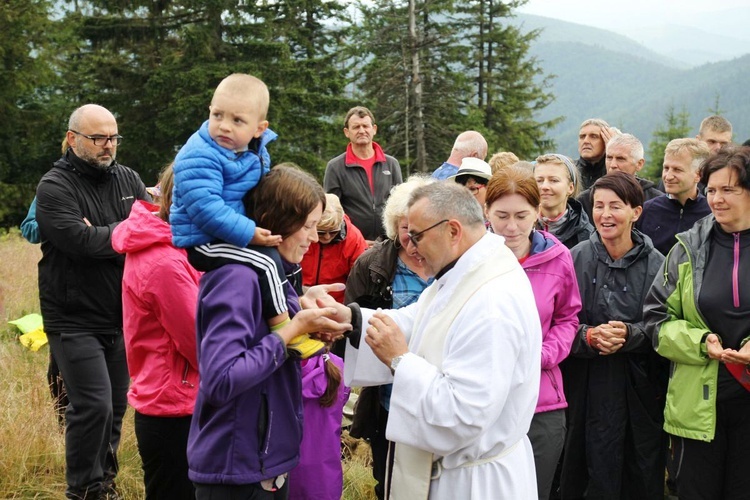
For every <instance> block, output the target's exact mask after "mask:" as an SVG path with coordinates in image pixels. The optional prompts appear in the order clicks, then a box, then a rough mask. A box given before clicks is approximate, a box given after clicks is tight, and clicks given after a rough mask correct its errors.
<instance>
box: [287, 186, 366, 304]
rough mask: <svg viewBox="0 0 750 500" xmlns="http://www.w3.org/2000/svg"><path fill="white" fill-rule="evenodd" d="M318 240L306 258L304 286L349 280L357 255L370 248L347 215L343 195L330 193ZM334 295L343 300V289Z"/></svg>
mask: <svg viewBox="0 0 750 500" xmlns="http://www.w3.org/2000/svg"><path fill="white" fill-rule="evenodd" d="M317 230H318V241H317V242H313V243H312V244H311V245H310V249H309V250H308V251H307V253H306V254H305V256H304V257H303V258H302V285H303V286H304V287H311V286H313V285H329V284H331V283H341V284H344V283H346V280H347V278H348V277H349V272H350V271H351V269H352V266H354V263H355V262H356V261H357V258H358V257H359V256H360V255H362V254H363V253H364V251H365V250H367V242H366V241H365V238H364V236H362V233H361V232H360V230H359V229H357V227H356V226H355V225H354V224H352V221H351V220H350V219H349V216H348V215H346V214H344V209H343V208H342V207H341V202H340V201H339V197H338V196H336V195H335V194H331V193H328V194H326V209H325V210H324V211H323V215H322V216H321V218H320V222H318V228H317ZM330 294H331V296H332V297H333V298H334V299H336V300H337V301H338V302H343V300H344V292H343V291H331V292H330Z"/></svg>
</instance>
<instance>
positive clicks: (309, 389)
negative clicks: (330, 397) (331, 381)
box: [302, 356, 343, 399]
mask: <svg viewBox="0 0 750 500" xmlns="http://www.w3.org/2000/svg"><path fill="white" fill-rule="evenodd" d="M324 357H326V358H327V357H328V356H315V357H314V358H308V359H307V363H305V364H304V365H303V366H302V397H303V398H305V399H318V398H320V397H321V396H322V395H323V394H325V392H326V389H327V388H328V377H326V370H325V360H324V359H323V358H324ZM342 383H343V382H342Z"/></svg>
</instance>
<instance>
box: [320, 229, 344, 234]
mask: <svg viewBox="0 0 750 500" xmlns="http://www.w3.org/2000/svg"><path fill="white" fill-rule="evenodd" d="M340 232H341V229H336V230H333V231H318V236H336V235H337V234H339V233H340Z"/></svg>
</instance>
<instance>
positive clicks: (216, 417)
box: [187, 264, 303, 484]
mask: <svg viewBox="0 0 750 500" xmlns="http://www.w3.org/2000/svg"><path fill="white" fill-rule="evenodd" d="M285 289H286V293H287V303H288V304H289V314H290V316H294V314H295V313H296V312H298V311H299V304H298V300H297V294H296V293H295V292H294V290H293V289H292V285H291V284H289V283H287V285H286V286H285ZM238 290H242V292H243V293H237V291H238ZM196 334H197V341H198V366H199V371H200V375H201V383H200V389H199V391H198V399H197V400H196V402H195V411H194V413H193V418H192V421H191V424H190V436H189V438H188V448H187V455H188V466H189V472H188V476H189V477H190V480H191V481H194V482H196V483H205V484H250V483H257V482H258V481H261V480H263V479H269V478H273V477H276V476H278V475H280V474H284V473H287V472H289V471H290V470H292V469H293V468H294V467H296V465H297V462H298V460H299V447H300V442H301V441H302V422H303V411H302V387H301V385H302V381H301V378H300V365H299V362H297V361H295V360H294V359H292V358H289V357H287V353H286V346H285V345H284V342H283V340H282V339H281V337H279V336H278V335H276V334H273V333H271V332H270V331H269V328H268V324H267V323H266V321H265V320H264V319H263V314H262V303H261V297H260V287H259V284H258V275H257V274H256V272H255V271H254V270H252V269H251V268H249V267H247V266H244V265H241V264H227V265H225V266H222V267H220V268H218V269H215V270H213V271H210V272H207V273H206V274H204V275H203V277H202V278H201V284H200V289H199V292H198V312H197V323H196Z"/></svg>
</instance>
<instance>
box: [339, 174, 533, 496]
mask: <svg viewBox="0 0 750 500" xmlns="http://www.w3.org/2000/svg"><path fill="white" fill-rule="evenodd" d="M409 207H410V208H409V215H408V222H409V239H410V243H409V246H408V248H407V250H408V251H409V252H413V253H415V254H416V255H417V256H418V257H419V258H423V259H424V266H425V268H426V269H427V270H428V272H429V273H430V274H431V275H433V276H435V281H434V283H433V284H432V285H431V286H430V287H428V288H427V289H425V291H424V292H423V293H422V295H421V296H420V298H419V301H418V302H417V303H415V304H412V305H411V306H407V307H405V308H402V309H399V310H391V311H373V310H368V309H359V308H358V307H357V306H356V305H351V306H349V307H342V308H341V314H342V315H343V316H346V318H344V320H343V321H348V320H349V316H351V322H352V325H353V332H352V333H351V334H350V335H349V339H348V342H347V346H346V362H345V368H344V378H345V382H346V384H347V385H349V386H367V385H380V384H387V383H393V392H392V394H391V406H390V415H389V417H388V426H387V430H386V436H387V438H388V439H389V440H391V441H394V442H395V443H396V447H395V463H394V470H393V476H392V479H391V482H390V484H389V486H390V497H389V498H391V499H394V500H424V499H427V498H429V499H430V500H455V499H462V500H463V499H477V500H486V499H509V500H525V499H528V500H532V499H536V498H537V491H536V479H535V469H534V455H533V452H532V449H531V444H530V443H529V440H528V438H527V437H526V433H527V432H528V430H529V424H530V422H531V418H532V416H533V415H534V408H535V405H536V400H537V395H538V393H539V375H540V373H541V370H540V366H539V365H540V360H541V343H542V333H541V328H540V324H539V315H538V313H537V310H536V305H535V301H534V295H533V293H532V290H531V285H530V284H529V281H528V279H527V277H526V273H525V272H524V271H523V269H522V268H521V266H520V265H519V263H518V261H517V260H516V258H515V256H514V255H513V253H512V252H511V251H510V250H509V249H508V248H507V247H506V246H505V244H504V241H503V239H502V237H501V236H497V235H495V234H488V233H487V232H486V230H485V226H484V214H483V213H482V207H480V206H479V204H478V203H477V202H476V200H475V199H474V197H473V196H472V195H471V193H470V192H469V191H468V190H467V189H466V188H465V187H463V186H461V185H459V184H455V183H434V184H430V185H427V186H423V187H420V188H418V189H417V190H415V191H414V193H413V194H412V196H411V199H410V201H409Z"/></svg>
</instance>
